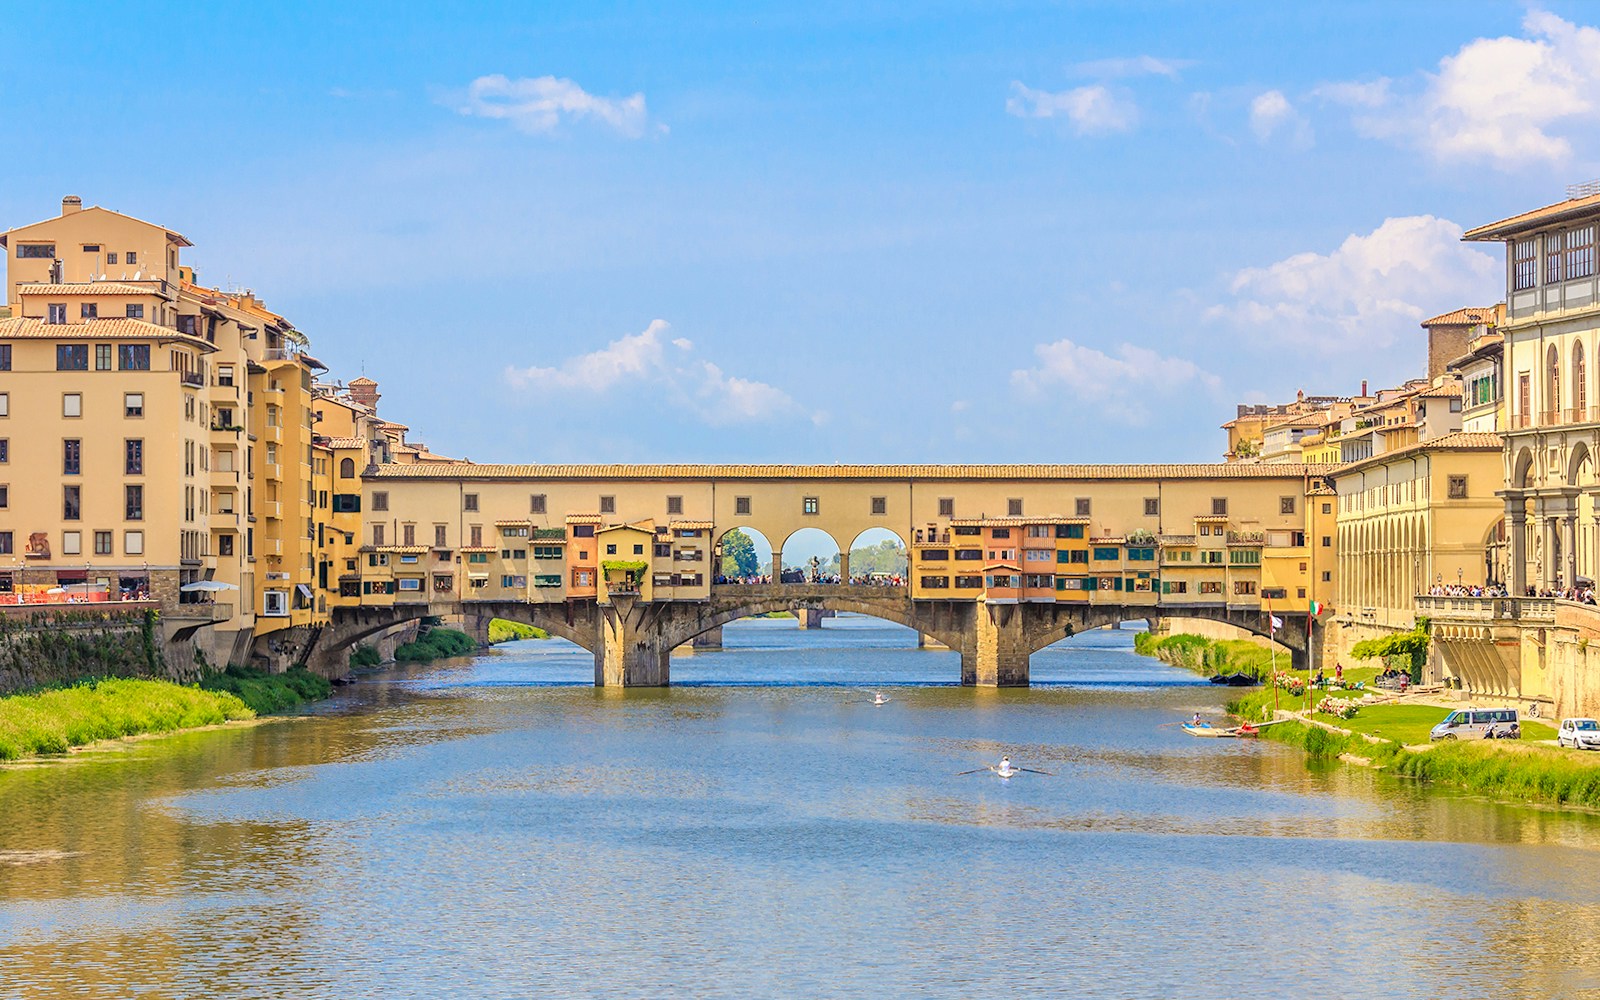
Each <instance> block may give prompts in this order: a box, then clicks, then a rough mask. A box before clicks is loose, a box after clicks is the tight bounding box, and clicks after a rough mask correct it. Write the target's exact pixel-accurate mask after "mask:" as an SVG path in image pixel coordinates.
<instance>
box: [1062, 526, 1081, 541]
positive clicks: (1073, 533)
mask: <svg viewBox="0 0 1600 1000" xmlns="http://www.w3.org/2000/svg"><path fill="white" fill-rule="evenodd" d="M1083 529H1084V525H1081V524H1059V525H1056V537H1057V538H1082V537H1083Z"/></svg>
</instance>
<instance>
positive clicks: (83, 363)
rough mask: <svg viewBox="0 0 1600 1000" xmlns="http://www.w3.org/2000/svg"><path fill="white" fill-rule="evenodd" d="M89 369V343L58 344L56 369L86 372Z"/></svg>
mask: <svg viewBox="0 0 1600 1000" xmlns="http://www.w3.org/2000/svg"><path fill="white" fill-rule="evenodd" d="M88 370H89V345H88V344H57V345H56V371H58V372H86V371H88Z"/></svg>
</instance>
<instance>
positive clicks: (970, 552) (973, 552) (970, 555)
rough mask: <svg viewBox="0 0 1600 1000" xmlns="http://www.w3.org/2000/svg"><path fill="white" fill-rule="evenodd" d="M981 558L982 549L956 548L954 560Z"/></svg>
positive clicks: (962, 560) (966, 560) (965, 560)
mask: <svg viewBox="0 0 1600 1000" xmlns="http://www.w3.org/2000/svg"><path fill="white" fill-rule="evenodd" d="M982 558H983V550H982V549H956V561H957V562H968V561H972V560H978V559H982Z"/></svg>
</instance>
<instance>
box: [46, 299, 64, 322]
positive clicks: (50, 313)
mask: <svg viewBox="0 0 1600 1000" xmlns="http://www.w3.org/2000/svg"><path fill="white" fill-rule="evenodd" d="M44 321H45V322H46V323H49V324H51V325H52V326H55V325H59V324H62V323H65V322H66V321H67V304H66V303H65V302H52V303H50V304H49V305H47V306H45V307H44Z"/></svg>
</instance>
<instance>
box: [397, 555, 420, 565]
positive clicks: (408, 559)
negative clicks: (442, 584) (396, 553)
mask: <svg viewBox="0 0 1600 1000" xmlns="http://www.w3.org/2000/svg"><path fill="white" fill-rule="evenodd" d="M417 559H418V557H417V556H414V555H403V556H401V557H400V564H401V565H402V566H415V565H416V563H417Z"/></svg>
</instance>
